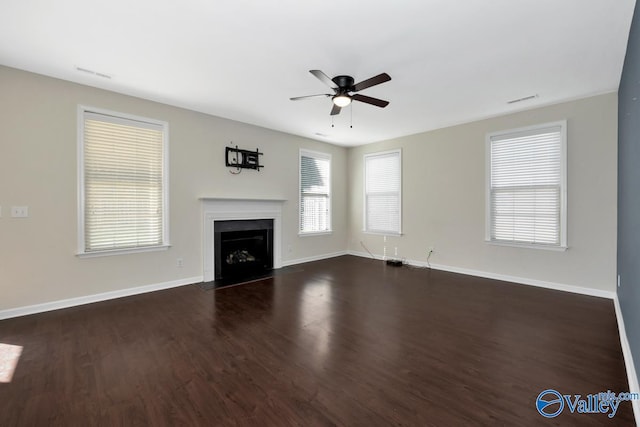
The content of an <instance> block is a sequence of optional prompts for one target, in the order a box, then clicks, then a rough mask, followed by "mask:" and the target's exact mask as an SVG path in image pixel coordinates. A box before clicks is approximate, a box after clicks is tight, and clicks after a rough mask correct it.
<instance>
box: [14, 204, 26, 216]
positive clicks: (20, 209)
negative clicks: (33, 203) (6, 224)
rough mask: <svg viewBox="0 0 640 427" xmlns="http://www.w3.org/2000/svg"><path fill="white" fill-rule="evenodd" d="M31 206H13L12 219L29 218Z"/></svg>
mask: <svg viewBox="0 0 640 427" xmlns="http://www.w3.org/2000/svg"><path fill="white" fill-rule="evenodd" d="M28 217H29V206H11V218H28Z"/></svg>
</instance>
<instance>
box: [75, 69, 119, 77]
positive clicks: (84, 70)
mask: <svg viewBox="0 0 640 427" xmlns="http://www.w3.org/2000/svg"><path fill="white" fill-rule="evenodd" d="M76 70H77V71H80V72H81V73H86V74H91V75H92V76H98V77H102V78H104V79H111V76H110V75H109V74H105V73H100V72H98V71H93V70H90V69H88V68H83V67H77V66H76Z"/></svg>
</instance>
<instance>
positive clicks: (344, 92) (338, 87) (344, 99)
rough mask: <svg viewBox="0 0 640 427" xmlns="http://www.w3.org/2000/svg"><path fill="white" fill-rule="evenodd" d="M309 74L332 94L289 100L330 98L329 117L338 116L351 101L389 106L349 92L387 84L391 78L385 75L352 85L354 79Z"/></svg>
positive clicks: (320, 72)
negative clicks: (324, 85) (331, 90)
mask: <svg viewBox="0 0 640 427" xmlns="http://www.w3.org/2000/svg"><path fill="white" fill-rule="evenodd" d="M309 72H310V73H311V74H313V75H314V76H316V77H317V78H318V80H320V81H321V82H323V83H324V84H326V85H327V86H329V87H330V88H331V89H333V92H334V93H333V94H330V93H322V94H319V95H307V96H297V97H295V98H290V99H291V100H292V101H299V100H301V99H308V98H319V97H330V98H331V100H332V101H333V108H331V115H332V116H335V115H336V114H340V110H341V109H342V107H346V106H347V105H349V104H351V101H360V102H364V103H367V104H371V105H375V106H376V107H380V108H384V107H386V106H387V105H389V101H384V100H382V99H378V98H372V97H370V96H365V95H360V94H359V93H356V94H352V93H351V92H360V91H361V90H362V89H366V88H368V87H371V86H375V85H379V84H380V83H384V82H388V81H389V80H391V77H390V76H389V74H387V73H382V74H378V75H377V76H375V77H371V78H370V79H367V80H363V81H361V82H360V83H356V84H353V83H354V79H353V77H351V76H335V77H334V78H332V79H330V78H329V76H327V75H326V74H325V73H323V72H322V71H320V70H309Z"/></svg>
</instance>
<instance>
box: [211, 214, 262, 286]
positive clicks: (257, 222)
mask: <svg viewBox="0 0 640 427" xmlns="http://www.w3.org/2000/svg"><path fill="white" fill-rule="evenodd" d="M213 228H214V254H215V260H214V265H215V280H227V279H243V278H250V277H254V276H257V275H260V274H264V273H265V272H268V271H270V270H272V269H273V220H272V219H246V220H228V221H215V222H214V225H213Z"/></svg>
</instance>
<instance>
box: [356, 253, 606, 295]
mask: <svg viewBox="0 0 640 427" xmlns="http://www.w3.org/2000/svg"><path fill="white" fill-rule="evenodd" d="M348 253H349V255H355V256H360V257H364V258H371V254H368V253H365V252H359V251H348ZM374 258H375V259H379V260H382V256H381V255H377V254H374ZM403 261H404V262H405V263H407V264H409V265H412V266H415V267H431V268H432V269H434V270H442V271H448V272H450V273H459V274H466V275H469V276H477V277H484V278H485V279H494V280H501V281H504V282H513V283H518V284H521V285H529V286H537V287H539V288H546V289H553V290H557V291H565V292H573V293H575V294H581V295H589V296H593V297H600V298H607V299H613V298H614V297H615V295H616V293H615V292H610V291H603V290H600V289H593V288H583V287H581V286H573V285H566V284H563V283H555V282H545V281H543V280H535V279H527V278H524V277H517V276H509V275H506V274H497V273H490V272H488V271H481V270H472V269H469V268H460V267H452V266H448V265H440V264H433V263H432V264H430V265H429V264H427V263H426V262H424V261H416V260H410V259H404V260H403Z"/></svg>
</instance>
